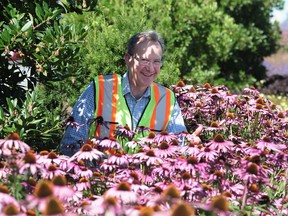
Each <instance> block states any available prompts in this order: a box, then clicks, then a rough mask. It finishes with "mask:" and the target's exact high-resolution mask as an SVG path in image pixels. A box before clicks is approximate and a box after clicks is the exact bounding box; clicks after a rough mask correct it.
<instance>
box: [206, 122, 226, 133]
mask: <svg viewBox="0 0 288 216" xmlns="http://www.w3.org/2000/svg"><path fill="white" fill-rule="evenodd" d="M221 123H222V122H221ZM204 129H205V131H223V130H224V127H223V126H222V125H220V123H219V122H217V121H213V122H211V123H210V125H209V126H204Z"/></svg>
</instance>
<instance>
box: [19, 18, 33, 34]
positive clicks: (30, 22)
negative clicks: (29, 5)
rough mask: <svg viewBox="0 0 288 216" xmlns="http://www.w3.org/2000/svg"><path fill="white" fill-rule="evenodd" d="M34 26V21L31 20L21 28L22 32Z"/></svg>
mask: <svg viewBox="0 0 288 216" xmlns="http://www.w3.org/2000/svg"><path fill="white" fill-rule="evenodd" d="M31 26H32V21H31V20H29V21H28V22H27V23H26V24H25V25H24V26H23V27H22V29H21V31H22V32H25V31H27V30H28V29H29V28H30V27H31Z"/></svg>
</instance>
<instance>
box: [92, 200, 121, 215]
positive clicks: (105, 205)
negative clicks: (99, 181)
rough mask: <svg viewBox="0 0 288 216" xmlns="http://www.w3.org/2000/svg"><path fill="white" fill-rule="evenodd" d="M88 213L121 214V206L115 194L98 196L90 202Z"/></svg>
mask: <svg viewBox="0 0 288 216" xmlns="http://www.w3.org/2000/svg"><path fill="white" fill-rule="evenodd" d="M88 215H122V206H121V202H120V200H119V199H118V198H117V197H116V196H114V197H113V196H108V197H103V196H101V197H98V198H97V199H96V200H95V201H92V202H91V206H90V209H89V210H88Z"/></svg>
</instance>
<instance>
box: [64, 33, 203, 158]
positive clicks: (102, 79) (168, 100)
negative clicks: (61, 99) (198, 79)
mask: <svg viewBox="0 0 288 216" xmlns="http://www.w3.org/2000/svg"><path fill="white" fill-rule="evenodd" d="M163 53H164V43H163V39H162V37H161V36H160V35H159V34H158V33H157V32H155V31H144V32H140V33H137V34H135V35H134V36H132V37H131V38H130V39H129V40H128V44H127V51H126V53H125V56H124V59H125V63H126V65H127V67H128V71H127V72H126V73H125V74H124V75H123V76H120V75H118V74H111V75H98V76H96V77H95V78H94V80H93V81H92V82H90V84H89V85H88V87H87V88H86V89H85V90H84V92H83V93H82V94H81V95H80V97H79V99H78V101H77V102H76V104H75V105H74V107H73V110H72V113H71V116H70V117H69V121H68V122H67V127H66V131H65V133H64V135H63V137H62V140H61V143H60V151H61V152H62V153H63V154H65V155H68V156H71V155H73V154H74V153H76V152H77V151H79V149H80V147H81V146H82V145H83V143H85V141H87V140H88V139H89V138H91V137H100V138H105V137H107V138H110V137H114V135H115V134H114V132H115V130H116V129H117V128H118V126H119V125H122V126H125V128H126V129H128V130H131V131H134V132H135V131H137V130H138V131H139V129H142V130H143V129H144V128H149V129H150V130H151V131H155V132H156V133H157V132H161V131H167V132H168V133H180V132H183V131H187V129H186V127H185V124H184V120H183V117H182V114H181V110H180V107H179V104H178V103H177V101H176V98H175V96H174V94H173V92H172V91H171V90H170V89H168V88H166V87H164V86H162V85H160V84H158V83H155V82H154V80H155V79H156V78H157V76H158V75H159V73H160V68H161V66H162V64H163ZM200 132H201V129H200V130H199V129H198V130H196V131H195V132H194V133H195V136H196V137H197V138H198V139H196V140H197V141H196V142H199V141H200V139H199V137H198V135H199V134H200ZM142 134H143V135H144V134H145V133H142ZM146 135H147V134H146Z"/></svg>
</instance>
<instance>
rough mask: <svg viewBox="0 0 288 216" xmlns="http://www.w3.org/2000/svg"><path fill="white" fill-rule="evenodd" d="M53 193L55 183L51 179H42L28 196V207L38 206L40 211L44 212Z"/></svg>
mask: <svg viewBox="0 0 288 216" xmlns="http://www.w3.org/2000/svg"><path fill="white" fill-rule="evenodd" d="M52 195H53V184H52V182H51V181H49V180H46V179H42V180H40V181H39V182H38V183H37V184H36V187H35V191H34V194H33V195H30V194H29V195H28V196H27V197H26V202H27V208H28V209H33V208H37V209H38V210H39V211H40V212H43V211H44V209H45V207H46V204H47V202H48V200H49V199H50V198H51V196H52Z"/></svg>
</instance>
